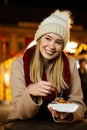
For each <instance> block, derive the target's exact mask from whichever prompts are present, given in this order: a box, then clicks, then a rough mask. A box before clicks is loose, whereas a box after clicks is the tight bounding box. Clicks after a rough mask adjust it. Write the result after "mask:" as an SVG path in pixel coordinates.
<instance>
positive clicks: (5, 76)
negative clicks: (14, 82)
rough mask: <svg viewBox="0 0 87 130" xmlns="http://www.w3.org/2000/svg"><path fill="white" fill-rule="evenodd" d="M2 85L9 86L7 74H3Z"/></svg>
mask: <svg viewBox="0 0 87 130" xmlns="http://www.w3.org/2000/svg"><path fill="white" fill-rule="evenodd" d="M4 83H5V85H6V86H9V74H8V73H5V74H4Z"/></svg>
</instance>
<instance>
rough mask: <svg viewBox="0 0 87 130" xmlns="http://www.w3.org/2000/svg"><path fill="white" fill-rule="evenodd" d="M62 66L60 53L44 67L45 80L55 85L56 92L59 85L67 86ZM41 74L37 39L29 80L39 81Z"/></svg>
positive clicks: (41, 63)
mask: <svg viewBox="0 0 87 130" xmlns="http://www.w3.org/2000/svg"><path fill="white" fill-rule="evenodd" d="M63 68H64V63H63V58H62V54H60V55H59V57H57V58H55V60H53V62H50V63H49V64H48V67H47V69H46V76H47V81H50V82H52V83H53V85H55V86H56V89H57V93H59V92H60V89H61V87H62V88H65V87H67V83H66V82H65V81H64V79H63ZM42 74H43V62H42V59H41V55H40V50H39V41H38V42H37V45H36V51H35V54H34V57H33V58H32V61H31V64H30V79H31V81H32V82H33V83H36V82H39V81H41V80H42Z"/></svg>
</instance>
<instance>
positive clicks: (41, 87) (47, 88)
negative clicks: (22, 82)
mask: <svg viewBox="0 0 87 130" xmlns="http://www.w3.org/2000/svg"><path fill="white" fill-rule="evenodd" d="M28 88H29V94H31V95H32V96H48V95H49V94H51V93H52V92H53V91H55V90H56V87H54V86H53V84H52V83H51V82H48V81H40V82H38V83H35V84H30V85H29V87H28Z"/></svg>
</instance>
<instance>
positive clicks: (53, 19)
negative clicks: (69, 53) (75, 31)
mask: <svg viewBox="0 0 87 130" xmlns="http://www.w3.org/2000/svg"><path fill="white" fill-rule="evenodd" d="M72 23H73V20H72V18H71V12H70V11H68V10H65V11H60V10H56V11H55V12H54V13H52V14H51V15H50V16H48V17H47V18H45V19H44V20H43V21H42V22H41V24H40V25H39V27H38V29H37V31H36V34H35V40H36V41H37V40H38V39H39V38H40V37H41V36H43V35H45V34H47V33H55V34H58V35H59V36H61V38H62V39H63V41H64V47H65V46H66V43H67V42H68V41H69V38H70V28H71V25H72Z"/></svg>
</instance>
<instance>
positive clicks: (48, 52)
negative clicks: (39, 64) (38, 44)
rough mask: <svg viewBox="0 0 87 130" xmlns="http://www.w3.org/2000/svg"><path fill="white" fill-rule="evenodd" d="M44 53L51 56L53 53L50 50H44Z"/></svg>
mask: <svg viewBox="0 0 87 130" xmlns="http://www.w3.org/2000/svg"><path fill="white" fill-rule="evenodd" d="M45 52H46V53H47V54H48V55H52V54H54V53H55V52H54V51H51V50H45Z"/></svg>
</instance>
